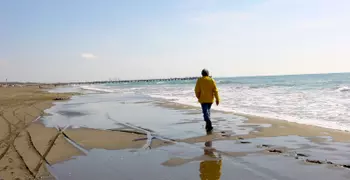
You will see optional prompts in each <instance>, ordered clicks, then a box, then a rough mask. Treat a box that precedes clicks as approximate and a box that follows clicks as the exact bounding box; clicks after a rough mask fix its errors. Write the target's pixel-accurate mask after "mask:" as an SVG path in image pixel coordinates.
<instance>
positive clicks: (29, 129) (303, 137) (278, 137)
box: [0, 86, 350, 180]
mask: <svg viewBox="0 0 350 180" xmlns="http://www.w3.org/2000/svg"><path fill="white" fill-rule="evenodd" d="M72 95H73V94H72V93H48V92H46V91H43V89H39V88H38V87H35V86H33V87H11V88H0V105H1V106H0V112H2V116H1V117H0V142H1V143H0V179H1V178H3V179H16V178H18V179H34V177H52V175H55V176H57V177H58V178H59V179H115V177H116V174H118V177H119V178H120V179H164V178H165V179H166V178H168V179H169V177H171V178H173V179H186V178H189V177H190V178H191V179H199V178H201V179H206V178H214V179H219V178H221V179H232V177H235V176H237V177H240V178H242V179H266V180H267V179H273V178H275V179H282V180H290V179H308V178H313V179H315V178H318V179H325V180H326V179H330V178H333V179H348V178H350V171H349V169H348V166H349V164H350V159H349V158H348V156H347V155H348V154H349V153H350V152H349V151H348V148H349V147H350V144H349V143H347V142H348V141H349V140H350V133H348V132H342V131H336V130H332V129H326V128H319V127H315V126H309V125H302V124H297V123H290V122H287V121H281V120H274V119H267V118H262V117H256V116H250V115H243V114H236V115H239V116H242V117H245V118H246V119H247V120H245V121H244V122H243V123H242V124H239V123H238V122H231V123H234V124H236V128H237V129H234V130H233V131H237V132H238V131H242V132H243V133H237V132H236V133H235V132H230V131H226V130H221V129H216V130H215V132H214V133H213V134H212V135H203V136H199V137H192V138H186V139H175V140H171V139H162V138H161V137H158V139H157V135H156V134H153V133H152V132H151V131H148V130H144V131H143V130H141V131H140V130H139V129H137V128H134V129H133V128H130V127H127V128H117V129H110V130H99V129H91V128H79V129H71V128H70V127H68V128H67V129H64V127H60V128H61V130H64V131H60V130H59V129H56V128H47V127H45V126H44V125H43V124H42V123H41V122H40V121H35V122H33V120H36V119H37V117H38V116H40V115H44V113H43V110H45V109H47V108H50V107H52V106H53V103H54V99H55V98H59V99H61V98H63V99H69V98H70V97H71V96H72ZM147 103H149V102H147ZM151 103H152V102H151ZM136 104H140V105H142V104H143V103H140V102H137V103H136ZM156 104H157V106H162V107H164V108H168V109H169V108H170V109H176V110H181V111H186V112H187V114H188V115H191V114H192V115H195V116H196V115H198V116H199V118H201V113H200V110H199V109H198V108H196V107H190V106H181V105H179V104H175V105H174V104H170V103H159V102H157V103H156ZM214 109H215V108H214ZM60 113H63V114H64V115H69V116H83V115H85V114H83V113H82V112H60ZM67 113H68V114H67ZM213 113H214V114H215V113H223V112H216V111H214V112H213ZM224 114H226V115H227V117H229V116H234V114H227V113H224ZM226 115H225V116H223V114H218V116H220V118H216V121H215V123H224V124H225V123H227V119H225V117H226ZM160 116H161V115H160ZM179 122H180V121H179ZM192 123H197V124H198V126H199V124H201V123H202V122H201V121H199V120H196V119H195V120H194V119H188V120H186V119H184V120H183V121H182V122H181V123H177V124H173V126H181V125H186V124H192ZM266 125H268V126H266ZM154 138H155V139H154ZM149 140H151V141H149ZM147 143H149V144H147ZM146 145H147V146H146ZM42 156H44V157H45V158H42ZM48 165H51V166H48ZM309 165H312V166H309ZM159 168H160V169H162V170H161V171H159V170H158V169H159ZM152 172H153V174H152ZM296 172H298V173H300V174H299V175H297V174H296ZM147 174H149V175H147ZM238 174H239V175H238ZM213 175H214V177H213ZM210 176H211V177H210Z"/></svg>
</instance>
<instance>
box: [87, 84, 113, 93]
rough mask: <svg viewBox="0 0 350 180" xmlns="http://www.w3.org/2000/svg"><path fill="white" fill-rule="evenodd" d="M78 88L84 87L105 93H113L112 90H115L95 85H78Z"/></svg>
mask: <svg viewBox="0 0 350 180" xmlns="http://www.w3.org/2000/svg"><path fill="white" fill-rule="evenodd" d="M80 88H81V89H84V90H89V91H96V92H106V93H113V92H115V91H114V90H112V89H102V88H97V87H92V86H80Z"/></svg>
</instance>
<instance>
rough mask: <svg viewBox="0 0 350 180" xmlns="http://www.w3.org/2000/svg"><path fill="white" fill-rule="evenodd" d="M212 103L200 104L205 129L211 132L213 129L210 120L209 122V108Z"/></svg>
mask: <svg viewBox="0 0 350 180" xmlns="http://www.w3.org/2000/svg"><path fill="white" fill-rule="evenodd" d="M211 105H212V103H202V104H201V106H202V112H203V117H204V121H205V123H206V125H205V129H206V130H207V131H208V130H209V131H210V130H212V129H213V127H212V125H211V120H210V108H211Z"/></svg>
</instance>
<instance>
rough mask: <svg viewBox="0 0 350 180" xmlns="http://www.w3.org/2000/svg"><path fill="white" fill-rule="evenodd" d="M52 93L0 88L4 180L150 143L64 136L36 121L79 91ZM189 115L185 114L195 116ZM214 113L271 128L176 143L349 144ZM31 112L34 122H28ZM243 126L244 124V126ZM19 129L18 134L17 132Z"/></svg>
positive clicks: (82, 132)
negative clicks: (278, 140) (293, 140)
mask: <svg viewBox="0 0 350 180" xmlns="http://www.w3.org/2000/svg"><path fill="white" fill-rule="evenodd" d="M48 90H50V89H48V88H45V89H43V88H38V87H11V88H0V105H1V106H0V107H1V109H0V112H1V111H5V113H4V115H5V116H6V120H4V119H3V118H1V117H0V179H1V178H4V179H8V178H17V177H18V178H30V177H32V176H33V174H34V175H35V176H37V177H48V176H51V174H50V172H49V170H48V169H47V168H46V167H45V164H46V163H45V161H46V162H47V163H48V164H51V165H52V164H57V163H61V162H65V161H67V160H70V159H72V158H74V157H77V156H85V155H86V154H87V153H86V152H85V150H86V151H90V150H92V149H95V148H96V149H105V150H122V149H140V148H143V147H144V146H145V145H147V144H145V143H147V142H146V141H142V140H141V141H137V140H136V139H145V138H146V137H147V135H145V134H144V133H137V132H133V131H129V130H128V131H125V130H123V129H113V130H100V129H92V128H82V127H80V128H76V129H70V128H67V129H65V130H64V132H63V133H62V132H59V130H57V129H56V128H50V127H45V125H44V123H43V122H41V121H36V122H32V120H33V119H35V118H36V117H37V115H43V114H45V110H47V109H49V108H51V107H53V106H54V101H55V99H57V100H60V101H61V100H69V99H70V98H71V97H72V96H74V95H75V93H50V92H48ZM33 104H35V105H36V107H35V108H34V107H32V105H33ZM152 104H155V105H156V106H163V107H165V108H173V109H176V110H190V111H192V110H194V111H196V112H195V113H197V110H198V115H199V117H201V112H200V111H199V109H198V107H196V106H189V105H183V104H176V103H173V102H167V101H165V102H164V101H162V102H159V101H153V102H152ZM190 111H188V112H185V113H193V112H190ZM213 111H214V113H217V112H220V113H223V114H230V115H231V114H232V115H235V116H240V117H244V118H246V119H247V120H243V124H244V126H250V124H270V125H271V126H270V127H260V126H254V127H253V129H254V131H250V132H249V133H248V134H245V135H234V134H233V135H231V136H223V134H220V132H219V133H218V132H215V133H214V134H213V135H209V136H208V135H205V136H200V137H193V138H187V139H177V140H175V141H174V142H175V144H176V142H184V143H189V144H195V143H202V142H207V141H217V140H232V141H234V140H236V141H237V140H238V139H245V140H248V141H250V140H249V139H255V138H260V137H268V138H270V137H271V138H272V137H280V136H288V135H297V136H301V137H306V138H310V140H311V141H312V142H316V143H323V142H325V141H326V140H327V138H325V137H324V136H329V137H331V138H332V141H334V142H349V140H350V133H348V132H342V131H341V130H338V131H337V130H333V129H327V128H321V127H317V126H311V125H305V124H298V123H293V122H288V121H284V120H276V119H271V118H264V117H259V116H252V115H247V114H239V113H227V112H222V111H218V110H213ZM28 114H29V115H30V117H31V118H28V116H29V115H28ZM160 116H161V115H160ZM21 120H22V121H21ZM244 126H243V125H242V127H244ZM18 128H19V130H17V129H18ZM135 131H136V129H135ZM321 136H323V137H321ZM67 138H68V139H71V140H73V143H72V142H69V140H67ZM282 138H283V137H282ZM146 139H147V138H146ZM74 143H75V144H78V145H79V146H81V147H82V149H79V148H78V147H76V146H74ZM169 145H173V143H171V142H170V143H169V142H167V141H163V140H157V139H156V140H153V142H152V144H151V146H152V148H157V147H164V146H169ZM233 153H235V152H233ZM237 153H243V152H237ZM42 156H45V158H42ZM41 159H43V160H41Z"/></svg>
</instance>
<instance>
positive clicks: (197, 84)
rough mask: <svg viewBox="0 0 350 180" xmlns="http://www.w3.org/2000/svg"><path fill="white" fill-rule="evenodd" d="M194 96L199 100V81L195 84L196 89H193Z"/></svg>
mask: <svg viewBox="0 0 350 180" xmlns="http://www.w3.org/2000/svg"><path fill="white" fill-rule="evenodd" d="M194 91H195V94H196V97H197V99H199V97H200V95H201V89H200V85H199V79H198V80H197V82H196V87H195V88H194Z"/></svg>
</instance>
